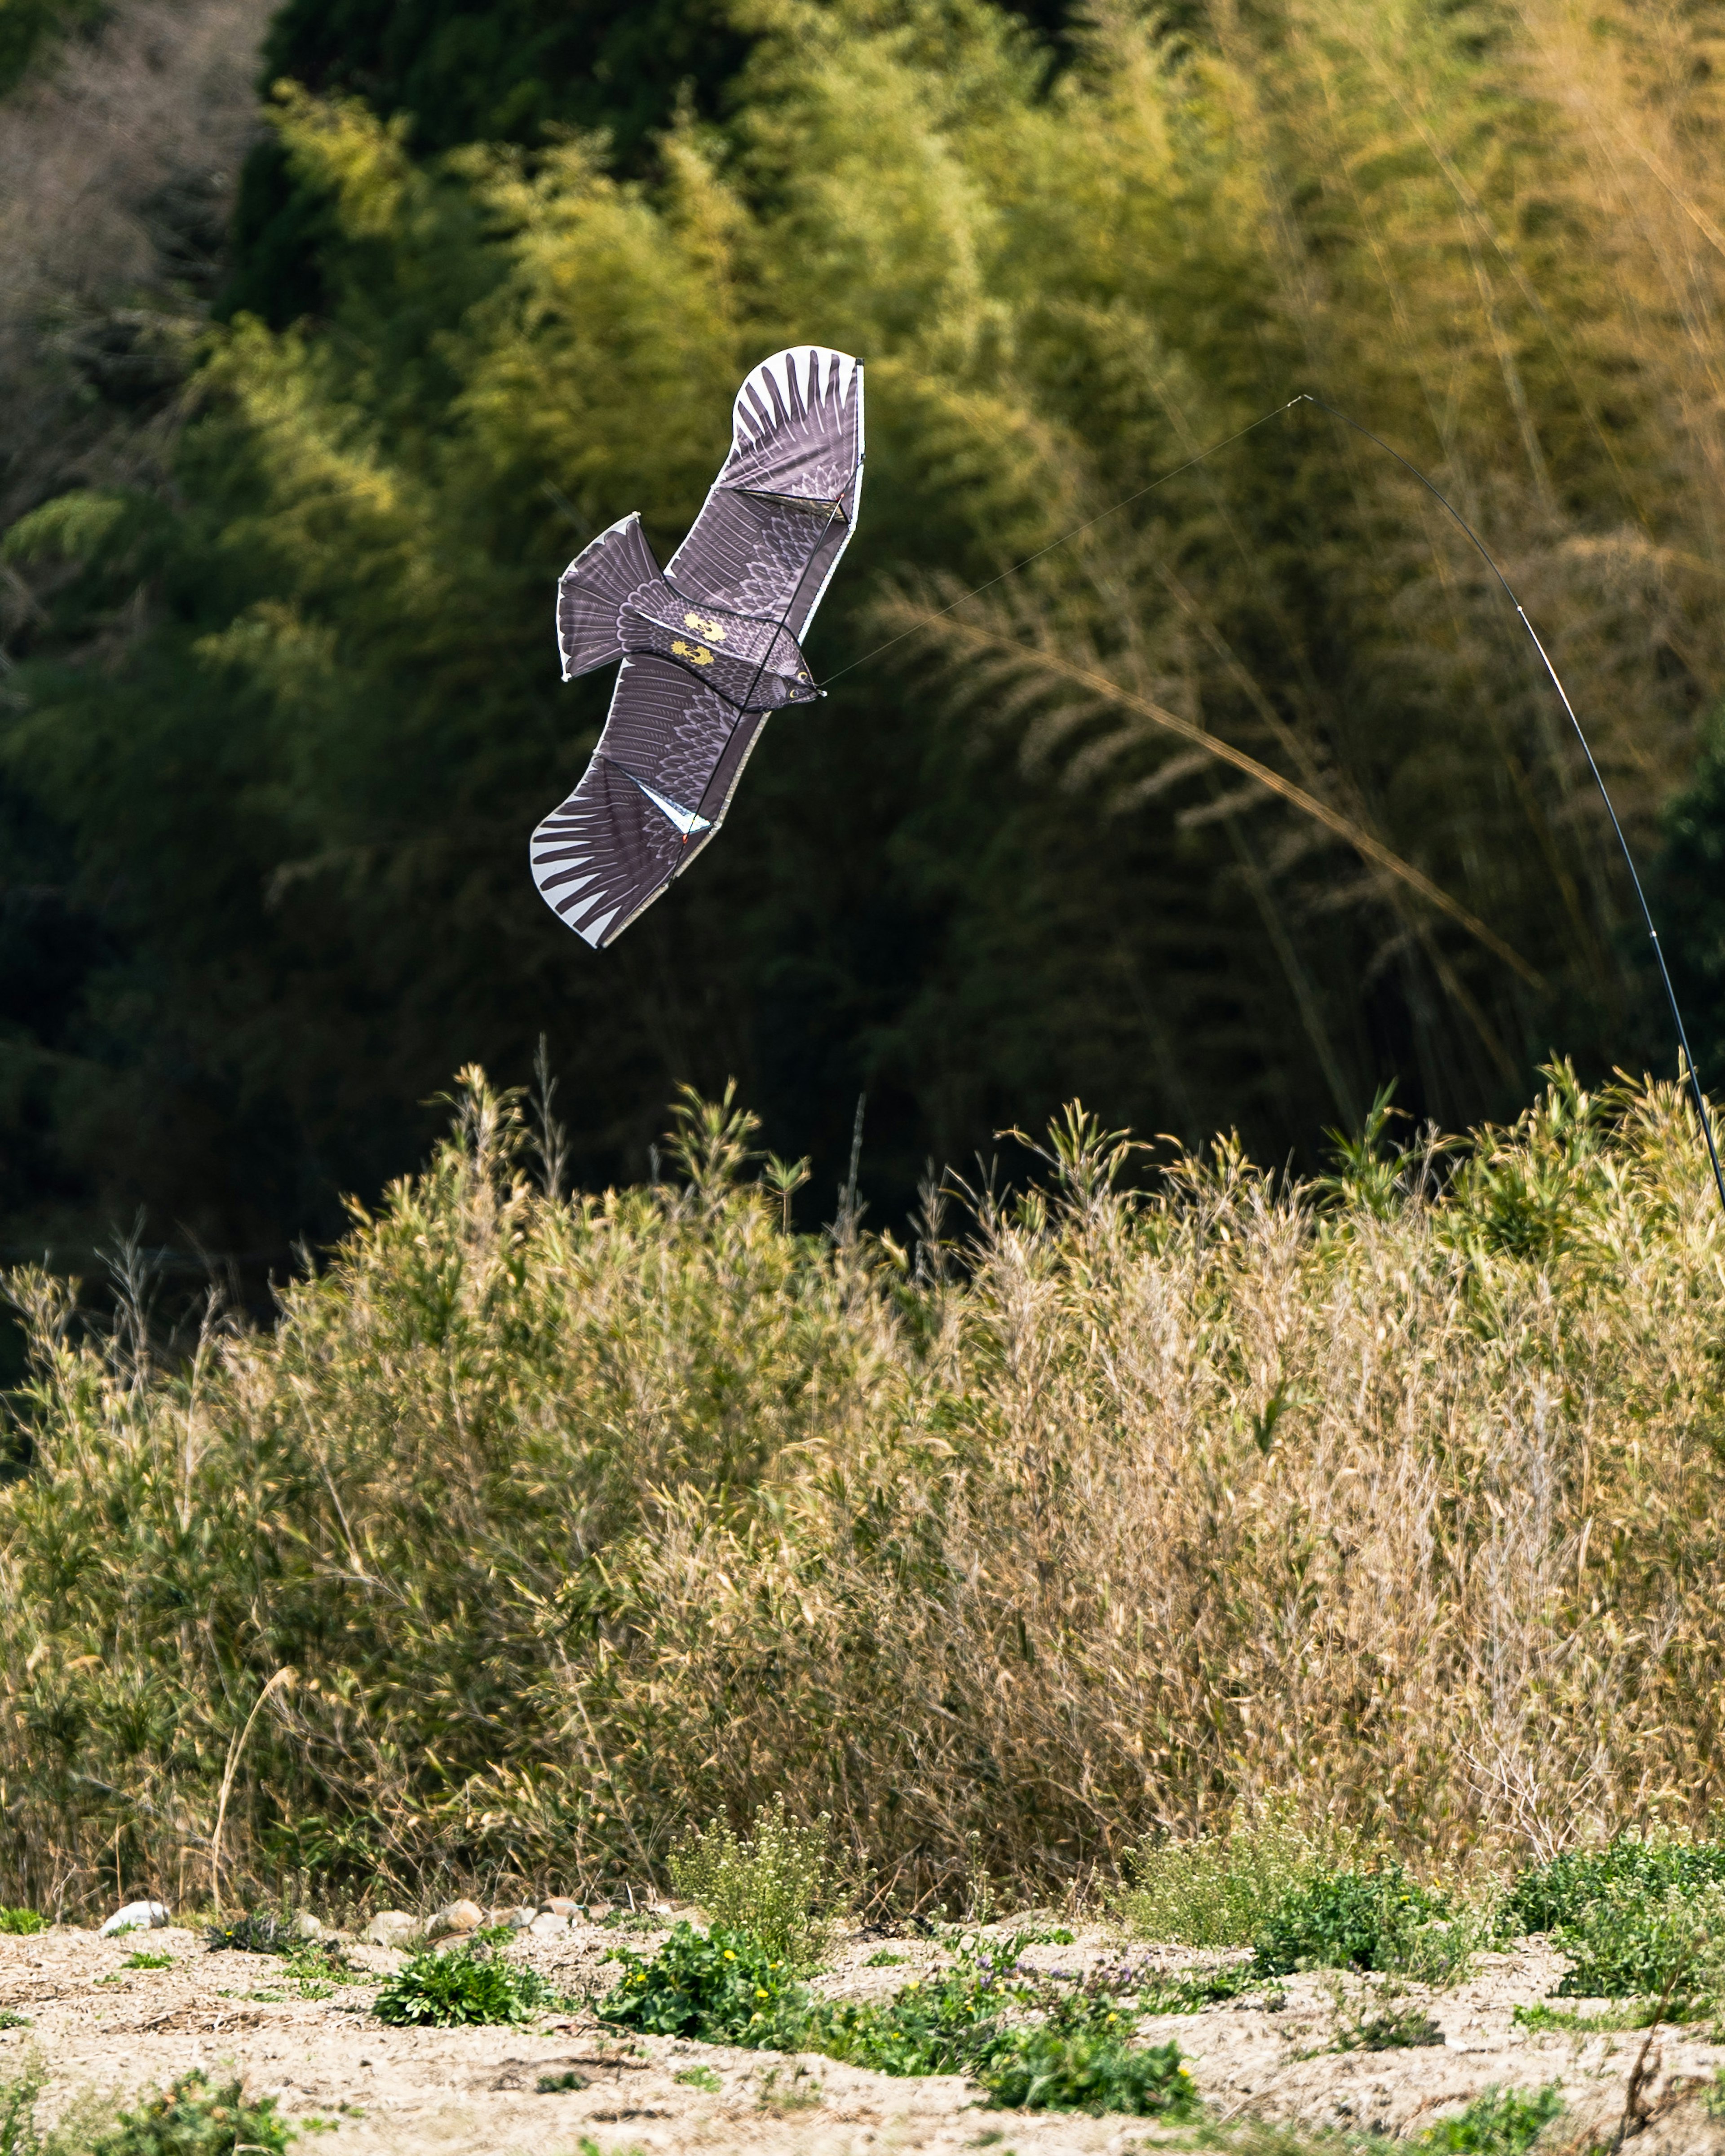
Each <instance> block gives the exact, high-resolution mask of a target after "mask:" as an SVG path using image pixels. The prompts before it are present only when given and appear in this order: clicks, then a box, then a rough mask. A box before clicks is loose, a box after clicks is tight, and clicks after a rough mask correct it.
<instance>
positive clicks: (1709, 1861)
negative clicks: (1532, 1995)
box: [1502, 1833, 1725, 1937]
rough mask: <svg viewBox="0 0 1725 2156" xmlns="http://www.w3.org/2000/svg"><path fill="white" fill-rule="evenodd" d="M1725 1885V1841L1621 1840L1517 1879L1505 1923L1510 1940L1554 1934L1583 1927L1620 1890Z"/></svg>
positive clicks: (1651, 1893) (1655, 1892) (1658, 1892)
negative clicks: (1594, 1906) (1592, 1908)
mask: <svg viewBox="0 0 1725 2156" xmlns="http://www.w3.org/2000/svg"><path fill="white" fill-rule="evenodd" d="M1721 1885H1725V1842H1719V1841H1682V1840H1677V1839H1676V1838H1675V1837H1673V1836H1671V1835H1664V1834H1660V1833H1653V1834H1649V1835H1630V1834H1625V1835H1618V1837H1617V1838H1616V1840H1614V1841H1611V1842H1609V1843H1608V1844H1607V1845H1605V1847H1604V1848H1603V1849H1584V1850H1569V1851H1566V1852H1565V1853H1564V1854H1563V1856H1554V1857H1553V1859H1552V1861H1550V1863H1548V1864H1540V1865H1535V1866H1532V1867H1531V1868H1530V1869H1529V1870H1527V1871H1523V1872H1522V1873H1521V1874H1520V1875H1519V1876H1517V1879H1516V1881H1515V1884H1514V1885H1513V1886H1512V1887H1511V1889H1510V1892H1509V1893H1508V1895H1507V1897H1506V1899H1505V1901H1504V1903H1503V1907H1502V1923H1503V1926H1504V1928H1505V1931H1506V1933H1507V1936H1509V1937H1514V1936H1516V1935H1517V1934H1518V1933H1524V1932H1554V1931H1556V1930H1557V1928H1558V1926H1559V1925H1575V1924H1578V1923H1579V1922H1581V1920H1582V1918H1583V1917H1584V1914H1585V1912H1586V1911H1587V1910H1588V1908H1589V1907H1590V1906H1591V1905H1592V1904H1593V1903H1594V1902H1599V1901H1602V1900H1604V1899H1605V1898H1607V1897H1608V1896H1609V1895H1610V1894H1611V1892H1613V1890H1615V1889H1625V1890H1628V1891H1629V1892H1633V1893H1638V1894H1641V1895H1644V1896H1646V1897H1662V1896H1663V1895H1664V1894H1665V1893H1666V1892H1667V1891H1668V1890H1669V1889H1671V1888H1672V1887H1676V1888H1677V1889H1679V1890H1680V1891H1681V1892H1692V1891H1693V1890H1695V1889H1697V1888H1699V1887H1703V1886H1721Z"/></svg>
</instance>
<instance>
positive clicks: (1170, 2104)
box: [978, 2027, 1198, 2119]
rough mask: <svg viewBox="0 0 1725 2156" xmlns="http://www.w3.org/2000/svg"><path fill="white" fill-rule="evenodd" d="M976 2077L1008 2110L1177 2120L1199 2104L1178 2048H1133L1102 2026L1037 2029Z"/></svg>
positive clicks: (1169, 2046) (1185, 2116)
mask: <svg viewBox="0 0 1725 2156" xmlns="http://www.w3.org/2000/svg"><path fill="white" fill-rule="evenodd" d="M978 2079H979V2080H980V2081H981V2082H982V2085H983V2087H984V2088H985V2089H986V2090H987V2091H988V2097H989V2100H990V2101H991V2102H993V2103H997V2104H999V2105H1000V2106H1002V2107H1003V2108H1010V2109H1017V2110H1024V2111H1088V2112H1127V2113H1128V2114H1130V2115H1132V2116H1134V2117H1140V2118H1146V2117H1151V2116H1153V2115H1155V2114H1158V2113H1159V2114H1161V2115H1163V2116H1164V2117H1169V2118H1174V2119H1179V2118H1187V2117H1190V2116H1191V2115H1192V2113H1193V2112H1194V2111H1195V2110H1196V2109H1197V2107H1198V2100H1197V2096H1196V2092H1194V2088H1193V2086H1192V2076H1191V2074H1190V2072H1189V2070H1188V2069H1187V2067H1186V2066H1183V2064H1182V2063H1181V2059H1180V2050H1179V2046H1178V2045H1177V2044H1154V2045H1147V2046H1138V2047H1136V2048H1134V2047H1132V2046H1129V2045H1127V2043H1125V2042H1124V2041H1123V2040H1122V2039H1121V2038H1119V2037H1118V2036H1115V2035H1110V2034H1108V2033H1107V2032H1106V2031H1105V2030H1100V2029H1096V2028H1089V2029H1077V2030H1070V2031H1067V2030H1060V2029H1055V2028H1049V2027H1045V2028H1040V2029H1037V2030H1033V2031H1032V2032H1031V2033H1030V2035H1028V2036H1026V2037H1024V2038H1023V2039H1022V2040H1020V2041H1019V2043H1018V2044H1017V2045H1016V2046H1015V2047H1014V2050H1013V2051H1012V2052H1011V2054H1010V2056H1008V2057H1007V2058H1005V2059H1004V2060H1003V2061H1001V2062H1000V2063H999V2065H997V2066H993V2067H989V2068H986V2069H984V2071H983V2072H982V2073H981V2074H980V2075H979V2076H978Z"/></svg>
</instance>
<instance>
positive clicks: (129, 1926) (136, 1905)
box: [102, 1902, 173, 1939]
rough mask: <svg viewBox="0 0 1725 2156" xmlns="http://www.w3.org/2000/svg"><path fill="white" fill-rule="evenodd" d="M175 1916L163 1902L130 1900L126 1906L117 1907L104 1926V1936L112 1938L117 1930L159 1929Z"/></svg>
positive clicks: (145, 1930) (148, 1930)
mask: <svg viewBox="0 0 1725 2156" xmlns="http://www.w3.org/2000/svg"><path fill="white" fill-rule="evenodd" d="M172 1922H173V1918H172V1916H170V1915H169V1913H168V1911H167V1906H166V1904H165V1903H163V1902H127V1903H126V1906H125V1907H124V1908H121V1909H116V1911H115V1912H114V1913H113V1915H112V1916H111V1917H109V1919H108V1921H107V1922H106V1923H105V1924H104V1925H103V1926H102V1937H103V1938H105V1939H111V1938H113V1936H114V1934H115V1933H116V1932H151V1931H159V1930H160V1929H161V1928H162V1926H163V1925H164V1924H171V1923H172Z"/></svg>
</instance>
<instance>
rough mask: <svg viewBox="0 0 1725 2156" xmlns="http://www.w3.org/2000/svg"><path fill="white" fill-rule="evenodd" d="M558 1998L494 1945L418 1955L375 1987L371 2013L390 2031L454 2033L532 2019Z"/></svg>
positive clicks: (532, 1970) (542, 1982)
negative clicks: (414, 2027)
mask: <svg viewBox="0 0 1725 2156" xmlns="http://www.w3.org/2000/svg"><path fill="white" fill-rule="evenodd" d="M556 1998H557V1994H556V1993H555V1992H554V1991H553V1990H552V1987H551V1985H550V1984H547V1982H546V1981H545V1979H544V1978H543V1977H542V1976H541V1975H540V1974H538V1973H537V1971H536V1970H534V1969H529V1968H527V1967H526V1965H525V1964H524V1963H520V1962H512V1961H507V1960H506V1959H505V1958H503V1956H502V1954H501V1953H499V1952H498V1950H497V1949H496V1948H495V1947H491V1946H489V1945H485V1946H476V1947H474V1946H470V1947H462V1948H456V1949H455V1950H454V1952H453V1953H444V1954H439V1953H420V1954H415V1955H414V1956H413V1959H412V1960H411V1961H409V1962H408V1963H405V1964H404V1965H403V1967H402V1968H401V1969H398V1970H397V1971H396V1973H395V1974H394V1975H393V1976H392V1977H390V1978H389V1979H388V1981H387V1982H385V1983H384V1984H382V1986H380V1988H379V1989H378V1992H377V1998H376V1999H374V2000H373V2001H372V2013H373V2014H374V2015H377V2019H378V2020H380V2021H387V2022H388V2023H390V2024H391V2025H393V2026H395V2027H407V2026H411V2025H420V2026H424V2027H428V2028H434V2029H453V2028H457V2027H459V2026H463V2025H467V2024H470V2023H494V2024H501V2023H510V2022H520V2021H531V2020H532V2019H533V2017H534V2016H535V2015H536V2014H542V2013H543V2012H544V2011H545V2010H546V2009H547V2007H549V2006H551V2005H553V2004H554V2003H555V2001H556Z"/></svg>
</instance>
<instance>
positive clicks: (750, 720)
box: [531, 345, 863, 949]
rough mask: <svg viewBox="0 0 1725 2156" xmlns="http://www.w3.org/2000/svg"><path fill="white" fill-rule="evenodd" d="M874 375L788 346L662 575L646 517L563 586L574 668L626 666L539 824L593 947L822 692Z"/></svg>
mask: <svg viewBox="0 0 1725 2156" xmlns="http://www.w3.org/2000/svg"><path fill="white" fill-rule="evenodd" d="M862 464H863V371H862V363H861V362H860V360H855V359H853V358H851V357H850V355H849V354H848V353H845V352H832V351H829V350H828V349H826V348H825V347H824V346H820V345H796V346H792V347H791V348H790V349H789V350H788V351H785V352H775V353H774V354H773V357H772V358H770V359H766V360H763V361H762V362H761V364H760V365H759V366H758V367H756V368H755V369H754V370H753V371H752V372H751V373H750V374H749V376H748V377H747V379H746V380H745V382H743V385H742V388H741V389H739V390H738V391H737V402H736V404H735V406H734V408H733V410H732V444H731V454H730V455H729V456H728V457H727V458H726V460H725V464H724V466H723V468H722V470H721V471H720V473H719V475H718V477H717V479H716V480H714V481H713V484H712V486H711V490H709V492H708V494H707V497H706V502H705V503H704V504H703V505H702V507H701V514H700V516H697V517H696V520H695V522H694V524H693V525H692V526H691V527H690V531H689V536H688V537H687V538H686V539H685V540H684V542H683V543H682V545H681V546H680V547H678V549H677V551H676V552H675V554H673V555H672V557H671V558H670V562H669V563H668V565H667V566H666V567H665V569H664V570H663V571H662V572H661V570H660V567H659V565H658V563H657V562H655V560H654V558H653V554H652V550H651V549H650V548H649V546H648V544H647V542H646V538H645V536H644V534H643V532H642V531H641V520H640V518H639V516H625V517H624V518H623V520H622V521H620V522H619V523H616V524H614V525H613V526H611V528H610V529H609V531H603V532H601V533H600V535H599V536H598V538H597V539H595V540H594V541H593V544H592V545H591V546H590V547H587V548H586V549H584V551H583V552H581V553H580V554H578V556H577V557H575V559H574V560H573V561H572V562H571V563H570V564H569V566H568V567H567V569H565V570H564V572H563V574H562V579H561V581H560V583H559V584H558V586H557V647H558V649H559V650H560V651H561V653H562V660H563V679H564V680H566V681H572V680H574V679H575V677H576V675H578V674H586V673H588V672H590V671H591V670H592V669H593V668H594V667H596V666H605V665H610V664H612V663H613V662H614V660H619V659H620V660H622V661H623V665H622V667H621V669H620V670H619V673H618V676H617V685H616V687H615V688H614V690H613V691H612V695H611V709H610V711H609V713H608V716H607V717H606V720H605V728H604V731H603V733H602V734H601V735H600V736H599V742H598V747H597V748H596V749H595V750H594V751H593V760H592V762H590V763H589V764H588V767H587V769H586V771H585V772H584V773H583V774H582V778H581V783H579V785H578V786H577V788H575V791H574V792H573V793H572V794H571V795H570V796H569V798H568V799H567V801H565V802H564V803H563V804H562V807H561V808H557V809H554V810H553V811H552V814H550V815H549V816H547V818H546V819H545V820H544V822H543V823H542V824H540V826H539V827H538V829H536V831H535V832H534V834H533V839H532V845H531V860H532V865H533V880H534V881H535V882H536V884H537V885H538V886H539V891H540V896H542V898H543V899H544V900H545V902H546V904H547V906H550V907H552V910H553V911H555V912H556V913H557V914H558V915H559V916H561V918H562V920H564V921H567V924H568V925H569V927H571V928H572V929H573V930H574V931H575V932H576V934H577V935H578V936H582V937H585V938H586V940H587V941H588V942H589V943H591V944H592V945H593V947H594V948H595V949H598V948H600V947H603V946H604V945H605V944H608V943H613V942H615V941H616V940H617V938H618V937H619V936H620V935H621V934H622V933H623V932H624V929H625V928H627V927H629V923H630V922H631V921H634V920H635V919H636V918H637V917H638V916H639V915H640V914H641V913H643V912H644V911H645V910H646V908H647V907H648V906H650V905H651V904H652V903H653V901H654V900H655V898H657V897H658V896H660V892H661V891H665V890H666V889H667V888H668V887H669V885H670V883H671V881H672V880H673V879H674V878H675V877H677V876H680V875H681V874H682V873H683V871H684V870H685V869H686V868H687V867H688V865H689V864H690V862H691V861H692V860H694V858H695V856H696V854H698V853H699V852H700V851H701V848H702V847H703V846H706V845H707V844H710V843H711V840H712V839H713V838H714V837H715V836H716V834H717V833H718V830H719V829H720V827H721V824H723V822H724V820H725V812H726V809H727V808H729V807H730V805H731V797H732V794H733V793H735V792H736V790H737V780H738V779H739V778H741V777H742V767H743V765H744V764H745V763H746V762H747V761H748V758H749V754H750V752H751V751H752V749H753V747H754V746H755V743H756V742H757V741H758V740H759V739H760V736H761V729H762V727H763V726H765V725H766V723H767V720H768V716H769V715H770V714H771V713H772V712H773V711H780V710H783V708H784V707H785V706H788V705H791V704H806V703H809V702H810V701H813V700H814V698H815V697H816V696H820V695H822V694H824V691H823V690H819V689H817V688H816V687H815V685H814V678H813V675H812V674H811V672H810V670H809V662H808V660H806V659H805V658H804V657H803V648H802V644H801V641H800V639H801V638H802V637H803V635H804V634H806V632H807V630H808V627H809V621H810V620H811V619H812V618H813V616H814V609H815V608H816V607H817V606H819V603H820V599H821V594H822V593H824V591H825V589H826V588H827V585H828V583H829V581H830V580H831V577H832V574H833V572H834V569H835V568H836V567H838V565H839V556H840V555H841V554H842V553H843V552H845V547H846V546H847V544H848V543H849V542H850V534H851V531H852V530H853V528H854V527H855V523H856V509H857V500H858V497H859V495H860V493H861V490H862Z"/></svg>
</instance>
